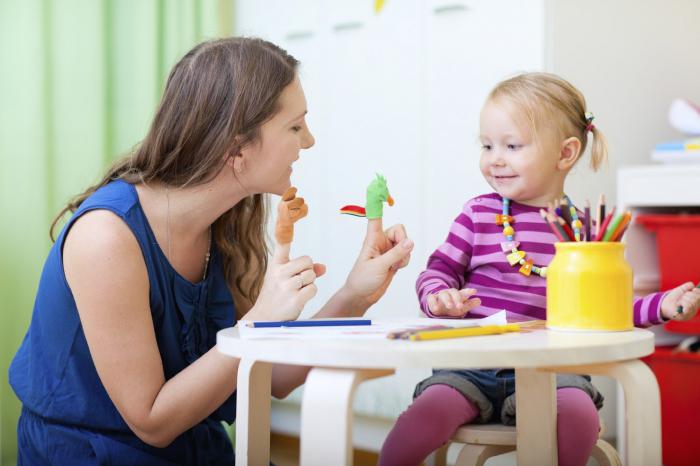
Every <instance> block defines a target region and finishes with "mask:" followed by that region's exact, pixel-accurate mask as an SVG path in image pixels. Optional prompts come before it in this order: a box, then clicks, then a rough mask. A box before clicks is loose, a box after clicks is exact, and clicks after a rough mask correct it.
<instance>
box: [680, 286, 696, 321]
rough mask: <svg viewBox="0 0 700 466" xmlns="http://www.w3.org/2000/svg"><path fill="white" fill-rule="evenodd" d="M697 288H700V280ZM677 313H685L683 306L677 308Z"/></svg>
mask: <svg viewBox="0 0 700 466" xmlns="http://www.w3.org/2000/svg"><path fill="white" fill-rule="evenodd" d="M695 288H700V282H698V284H697V286H696V287H695ZM676 314H683V306H678V308H677V309H676Z"/></svg>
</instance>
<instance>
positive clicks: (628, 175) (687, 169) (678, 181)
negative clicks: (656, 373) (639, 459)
mask: <svg viewBox="0 0 700 466" xmlns="http://www.w3.org/2000/svg"><path fill="white" fill-rule="evenodd" d="M617 206H618V209H619V210H620V211H624V210H630V211H632V212H633V213H636V214H639V213H681V212H688V213H698V212H700V165H687V164H673V165H640V166H631V167H624V168H620V169H619V170H618V172H617ZM625 242H626V244H627V248H626V249H627V261H628V262H629V263H630V265H631V266H632V269H633V270H634V291H635V294H637V295H644V294H647V293H651V292H654V291H659V284H660V275H659V261H658V252H657V247H656V237H655V235H654V234H653V233H651V232H649V231H647V230H646V229H645V228H644V227H642V226H641V225H639V224H635V223H634V222H633V223H632V225H630V227H629V229H628V230H627V234H626V235H625ZM651 330H652V332H654V334H655V337H656V343H657V345H658V344H663V345H671V344H677V343H679V342H680V341H681V340H682V339H683V338H684V336H683V335H674V334H671V333H669V332H666V331H664V329H663V328H662V327H654V328H652V329H651ZM616 398H617V439H618V444H617V448H618V451H619V452H620V454H621V457H622V459H623V462H624V458H625V455H624V452H625V444H624V431H623V429H624V425H625V423H624V422H623V420H624V416H625V412H624V405H625V404H624V393H623V392H622V389H621V388H619V387H618V389H617V397H616Z"/></svg>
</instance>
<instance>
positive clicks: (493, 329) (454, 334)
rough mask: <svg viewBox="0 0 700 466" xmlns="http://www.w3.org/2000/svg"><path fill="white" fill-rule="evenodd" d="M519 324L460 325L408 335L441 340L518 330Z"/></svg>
mask: <svg viewBox="0 0 700 466" xmlns="http://www.w3.org/2000/svg"><path fill="white" fill-rule="evenodd" d="M519 331H520V325H518V324H505V325H485V326H483V327H460V328H449V329H444V330H422V331H418V332H415V333H413V334H412V335H410V336H409V337H408V339H409V340H411V341H425V340H443V339H446V338H461V337H472V336H479V335H495V334H498V333H507V332H519Z"/></svg>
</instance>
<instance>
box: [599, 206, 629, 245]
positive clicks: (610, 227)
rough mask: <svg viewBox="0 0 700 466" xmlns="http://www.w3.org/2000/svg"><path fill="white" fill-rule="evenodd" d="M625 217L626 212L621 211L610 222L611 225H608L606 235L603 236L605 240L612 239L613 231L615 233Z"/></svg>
mask: <svg viewBox="0 0 700 466" xmlns="http://www.w3.org/2000/svg"><path fill="white" fill-rule="evenodd" d="M623 218H625V213H624V212H620V213H619V214H618V215H617V217H615V219H614V220H613V221H612V222H611V223H610V225H608V229H607V230H606V231H605V236H603V241H610V238H612V235H613V233H615V230H616V229H617V226H618V225H619V224H620V222H621V221H622V219H623Z"/></svg>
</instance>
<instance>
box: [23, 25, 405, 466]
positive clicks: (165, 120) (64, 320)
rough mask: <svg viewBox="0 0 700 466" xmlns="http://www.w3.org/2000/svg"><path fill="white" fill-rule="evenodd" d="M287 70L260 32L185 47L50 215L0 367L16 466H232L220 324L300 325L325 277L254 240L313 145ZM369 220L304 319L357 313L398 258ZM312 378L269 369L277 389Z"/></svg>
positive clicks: (292, 64)
mask: <svg viewBox="0 0 700 466" xmlns="http://www.w3.org/2000/svg"><path fill="white" fill-rule="evenodd" d="M296 68H297V61H296V60H295V59H294V58H293V57H291V56H289V55H288V54H287V53H286V52H285V51H283V50H281V49H280V48H278V47H276V46H275V45H273V44H270V43H268V42H265V41H262V40H259V39H243V38H230V39H221V40H216V41H212V42H206V43H203V44H200V45H198V46H196V47H195V48H194V49H192V50H191V51H190V52H189V53H187V55H185V56H184V57H183V58H182V60H180V62H179V63H177V64H176V65H175V67H174V68H173V70H172V72H171V74H170V76H169V78H168V82H167V85H166V89H165V92H164V95H163V98H162V101H161V103H160V106H159V108H158V110H157V113H156V116H155V118H154V121H153V123H152V126H151V128H150V130H149V132H148V134H147V136H146V138H145V139H144V140H143V142H142V143H141V145H140V146H139V147H138V149H136V151H135V152H134V153H133V154H132V155H130V156H129V157H127V158H125V159H123V160H120V161H119V162H117V163H116V164H115V165H114V166H113V167H112V168H111V169H110V170H109V171H108V173H107V174H106V175H105V177H104V178H103V180H102V181H101V182H100V183H99V184H98V185H96V186H94V187H92V188H90V189H89V190H87V191H86V192H85V193H83V194H81V195H79V196H78V197H77V198H76V199H75V200H74V201H73V202H72V203H71V204H69V205H68V206H67V207H66V208H65V209H64V211H63V212H61V214H59V217H58V218H60V217H61V215H62V214H64V213H65V212H66V211H71V212H73V215H72V216H71V218H70V219H69V221H68V222H67V224H66V225H65V226H64V228H63V230H62V231H61V232H60V234H59V236H58V237H57V239H56V242H55V244H54V246H53V248H52V249H51V251H50V252H49V256H48V258H47V260H46V263H45V266H44V270H43V274H42V277H41V281H40V283H39V289H38V292H37V298H36V303H35V308H34V314H33V317H32V323H31V325H30V328H29V330H28V332H27V335H26V337H25V339H24V342H23V343H22V346H21V347H20V349H19V351H18V353H17V355H16V356H15V358H14V360H13V362H12V365H11V368H10V382H11V384H12V386H13V388H14V390H15V392H16V393H17V395H18V397H19V398H20V400H21V401H22V403H23V410H22V416H21V418H20V421H19V424H18V444H19V464H32V465H34V464H97V463H99V464H102V463H114V464H158V465H166V464H232V463H231V461H232V460H233V451H232V448H231V445H230V442H229V441H228V438H227V437H226V433H225V432H224V430H223V428H222V426H221V423H220V421H221V420H225V421H227V422H233V421H234V419H235V390H236V369H237V367H238V360H235V359H232V358H229V357H226V356H223V355H222V354H220V353H219V352H218V351H217V350H216V349H215V348H214V346H215V341H216V340H215V339H216V332H217V331H218V330H219V329H221V328H225V327H229V326H231V325H234V324H235V322H236V320H238V319H243V318H244V319H254V320H285V319H294V318H296V317H297V316H298V315H299V313H300V312H301V310H302V308H303V307H304V304H305V303H306V302H307V301H308V300H309V299H311V298H312V297H313V296H314V295H315V293H316V286H315V284H314V281H315V279H316V278H317V277H318V276H319V275H321V274H322V273H323V272H324V271H325V267H324V266H323V265H322V264H314V263H313V261H312V260H311V258H309V257H300V258H296V259H292V260H290V259H289V244H285V245H278V246H277V247H276V250H275V252H274V255H273V259H272V261H270V263H268V260H267V258H268V249H267V246H266V244H265V240H264V229H265V223H266V207H265V202H264V199H265V196H264V194H265V193H273V194H282V193H283V192H284V191H285V190H286V189H287V188H289V186H290V174H291V171H292V169H291V166H292V164H293V163H294V161H296V160H297V159H298V158H299V151H300V149H307V148H309V147H311V146H312V145H313V144H314V139H313V136H312V135H311V133H310V132H309V128H308V127H307V125H306V122H305V114H306V101H305V97H304V93H303V90H302V88H301V84H300V82H299V79H298V77H297V74H296ZM58 218H57V220H58ZM54 224H55V222H54ZM370 225H371V226H370V227H368V231H367V236H366V238H365V241H364V245H363V247H362V250H361V252H360V255H359V257H358V260H357V262H356V263H355V265H354V267H353V269H352V270H351V271H350V273H349V275H348V278H347V281H346V283H345V284H344V286H343V287H342V288H341V289H340V290H338V292H337V293H336V294H335V295H333V297H332V298H331V299H330V300H329V301H328V302H327V303H326V304H325V305H324V306H323V308H322V309H321V310H320V311H319V312H318V313H317V314H316V316H317V317H336V316H338V317H342V316H348V315H353V316H358V315H362V314H363V313H364V312H365V311H366V310H367V309H368V308H369V306H371V305H372V304H373V303H374V302H376V301H377V300H378V299H379V298H380V297H381V296H382V295H383V293H384V291H385V290H386V288H387V286H388V285H389V283H390V282H391V280H392V278H393V275H394V273H395V272H396V270H397V269H398V268H400V267H401V266H403V265H405V264H406V263H407V262H408V259H409V255H410V250H411V248H412V245H413V243H412V242H411V241H410V240H409V239H408V238H407V237H406V234H405V231H404V229H403V227H402V226H400V225H399V226H394V227H392V228H390V229H388V230H387V231H386V232H383V231H382V230H381V226H377V223H374V222H373V223H370ZM307 372H308V368H301V367H291V366H280V367H275V368H274V369H273V376H272V393H273V395H274V396H276V397H284V396H286V395H287V394H288V393H289V392H290V391H291V390H293V389H294V388H295V387H297V386H299V385H300V384H301V383H303V381H304V378H305V377H306V374H307Z"/></svg>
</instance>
